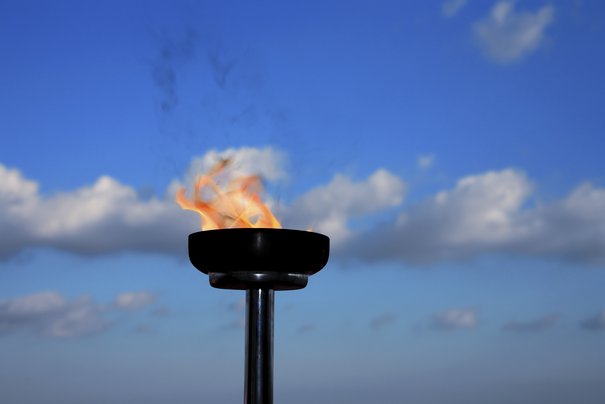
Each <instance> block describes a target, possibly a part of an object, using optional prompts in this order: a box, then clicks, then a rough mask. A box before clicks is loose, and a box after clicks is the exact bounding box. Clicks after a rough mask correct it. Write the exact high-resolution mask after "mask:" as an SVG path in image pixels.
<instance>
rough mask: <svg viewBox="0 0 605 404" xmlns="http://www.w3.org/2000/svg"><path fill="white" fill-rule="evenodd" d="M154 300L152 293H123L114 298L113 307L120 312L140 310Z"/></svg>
mask: <svg viewBox="0 0 605 404" xmlns="http://www.w3.org/2000/svg"><path fill="white" fill-rule="evenodd" d="M155 300H156V296H155V295H154V294H153V293H150V292H147V291H139V292H125V293H122V294H120V295H118V296H117V297H116V300H115V303H114V304H115V307H117V308H118V309H122V310H140V309H142V308H145V307H147V306H149V305H151V304H152V303H154V302H155Z"/></svg>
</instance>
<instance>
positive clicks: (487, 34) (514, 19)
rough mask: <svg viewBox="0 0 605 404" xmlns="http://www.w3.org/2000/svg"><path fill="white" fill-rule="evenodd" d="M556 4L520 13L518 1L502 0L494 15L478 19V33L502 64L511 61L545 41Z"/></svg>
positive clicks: (490, 53)
mask: <svg viewBox="0 0 605 404" xmlns="http://www.w3.org/2000/svg"><path fill="white" fill-rule="evenodd" d="M554 12H555V10H554V7H553V6H550V5H547V6H544V7H542V8H540V9H539V10H537V11H536V12H534V13H532V12H529V11H522V12H516V11H515V2H514V1H499V2H497V3H496V4H495V5H494V6H493V7H492V9H491V12H490V14H489V15H488V16H487V17H485V18H484V19H482V20H480V21H478V22H476V23H475V24H474V26H473V31H474V35H475V37H476V38H477V40H478V42H479V44H480V45H481V46H482V48H483V50H484V51H485V53H486V55H487V56H488V57H489V58H491V59H492V60H494V61H495V62H498V63H503V64H506V63H511V62H514V61H516V60H519V59H521V58H523V57H524V56H526V55H528V54H530V53H532V52H534V51H535V50H536V49H538V48H539V47H540V46H541V45H542V44H543V42H544V38H545V35H544V31H545V30H546V28H547V27H548V26H549V25H550V24H551V23H552V21H553V19H554Z"/></svg>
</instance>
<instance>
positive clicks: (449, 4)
mask: <svg viewBox="0 0 605 404" xmlns="http://www.w3.org/2000/svg"><path fill="white" fill-rule="evenodd" d="M466 4H467V0H446V1H444V2H443V5H442V6H441V13H442V14H443V16H444V17H446V18H452V17H455V16H456V14H458V12H459V11H460V10H461V9H462V7H464V6H466Z"/></svg>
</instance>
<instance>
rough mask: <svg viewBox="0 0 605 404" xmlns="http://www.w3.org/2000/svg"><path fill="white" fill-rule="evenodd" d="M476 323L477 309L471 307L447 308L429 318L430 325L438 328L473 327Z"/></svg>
mask: <svg viewBox="0 0 605 404" xmlns="http://www.w3.org/2000/svg"><path fill="white" fill-rule="evenodd" d="M478 323H479V319H478V315H477V311H476V310H473V309H448V310H444V311H442V312H439V313H436V314H434V315H433V318H432V319H431V327H432V328H435V329H440V330H455V329H465V328H475V327H476V326H477V324H478Z"/></svg>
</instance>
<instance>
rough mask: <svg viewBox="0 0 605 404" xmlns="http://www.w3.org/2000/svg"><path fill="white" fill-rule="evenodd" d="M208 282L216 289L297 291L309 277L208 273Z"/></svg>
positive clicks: (304, 284)
mask: <svg viewBox="0 0 605 404" xmlns="http://www.w3.org/2000/svg"><path fill="white" fill-rule="evenodd" d="M208 275H209V281H210V285H211V286H212V287H215V288H218V289H235V290H249V289H273V290H297V289H303V288H304V287H305V286H307V282H308V280H309V276H308V275H305V274H292V273H284V272H256V271H255V272H249V271H242V272H227V273H219V272H210V273H209V274H208Z"/></svg>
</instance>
